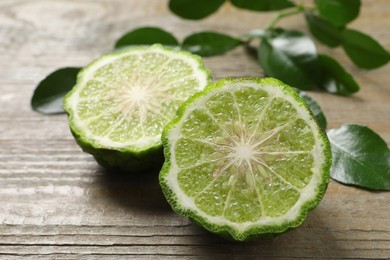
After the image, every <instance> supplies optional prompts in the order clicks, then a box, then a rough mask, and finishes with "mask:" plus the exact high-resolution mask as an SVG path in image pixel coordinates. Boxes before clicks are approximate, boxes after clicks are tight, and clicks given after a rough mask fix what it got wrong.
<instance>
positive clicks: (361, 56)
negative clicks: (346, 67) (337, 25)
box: [342, 29, 390, 69]
mask: <svg viewBox="0 0 390 260" xmlns="http://www.w3.org/2000/svg"><path fill="white" fill-rule="evenodd" d="M342 45H343V48H344V50H345V52H346V53H347V55H348V57H349V58H350V59H351V60H352V61H353V62H354V63H355V64H356V66H358V67H360V68H364V69H375V68H379V67H381V66H383V65H385V64H386V63H387V62H389V60H390V54H389V52H388V51H387V50H385V49H384V48H383V47H382V46H381V45H380V44H379V43H378V42H377V41H375V40H374V39H373V38H371V37H370V36H368V35H366V34H364V33H362V32H359V31H356V30H351V29H346V30H344V31H343V33H342Z"/></svg>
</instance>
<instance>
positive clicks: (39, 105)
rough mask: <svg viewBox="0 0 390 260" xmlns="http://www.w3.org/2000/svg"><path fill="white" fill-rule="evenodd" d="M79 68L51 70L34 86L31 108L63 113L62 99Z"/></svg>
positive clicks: (69, 88)
mask: <svg viewBox="0 0 390 260" xmlns="http://www.w3.org/2000/svg"><path fill="white" fill-rule="evenodd" d="M80 70H81V68H62V69H58V70H56V71H54V72H52V73H51V74H50V75H48V76H47V77H46V78H45V79H43V80H42V81H41V82H40V83H39V84H38V86H37V87H36V89H35V91H34V94H33V97H32V99H31V106H32V108H33V109H34V110H35V111H37V112H40V113H42V114H58V113H64V109H63V108H62V101H63V99H64V96H65V95H66V93H68V92H69V91H70V90H71V89H72V88H73V86H74V85H75V84H76V79H77V74H78V73H79V71H80Z"/></svg>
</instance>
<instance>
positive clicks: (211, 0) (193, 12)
mask: <svg viewBox="0 0 390 260" xmlns="http://www.w3.org/2000/svg"><path fill="white" fill-rule="evenodd" d="M223 3H225V0H170V1H169V9H170V10H171V11H172V12H173V13H174V14H176V15H178V16H180V17H181V18H184V19H191V20H198V19H202V18H205V17H206V16H209V15H210V14H212V13H214V12H215V11H217V10H218V8H219V7H220V6H221V5H222V4H223Z"/></svg>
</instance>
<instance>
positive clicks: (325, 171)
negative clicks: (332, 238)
mask: <svg viewBox="0 0 390 260" xmlns="http://www.w3.org/2000/svg"><path fill="white" fill-rule="evenodd" d="M248 82H250V83H256V84H259V85H270V86H276V87H279V88H281V90H282V91H283V92H284V93H287V94H288V95H290V96H291V97H292V98H293V99H294V100H295V101H296V104H298V105H299V106H301V107H303V108H304V109H305V110H307V111H308V112H309V116H310V120H312V122H314V123H315V125H316V132H317V133H318V136H317V138H318V142H319V143H320V144H321V146H322V150H323V151H324V158H323V159H324V160H323V162H322V163H321V168H320V171H321V175H320V176H319V177H320V180H319V181H318V185H317V186H316V190H315V191H314V194H315V196H314V197H312V198H311V199H308V200H307V201H306V202H304V203H303V204H302V205H301V206H300V207H299V209H298V210H299V214H297V215H296V217H295V218H294V219H293V220H285V221H284V222H280V223H278V224H277V225H275V224H273V225H262V224H255V225H252V224H251V223H248V225H247V227H246V228H243V229H241V230H240V229H239V228H237V227H232V225H228V224H220V223H211V221H210V220H209V219H206V218H207V217H205V216H202V215H201V214H199V213H198V212H197V211H196V210H193V209H190V208H187V207H185V206H183V205H182V203H181V202H180V201H181V200H180V198H179V197H178V195H177V194H176V193H175V191H173V190H172V188H171V186H172V185H171V183H169V182H170V179H169V178H168V174H169V172H170V170H171V168H172V162H171V144H170V140H169V135H170V133H171V130H172V129H173V128H174V127H175V126H176V125H177V124H178V123H179V122H180V121H181V120H182V118H183V117H184V116H185V113H186V111H187V108H188V107H189V106H190V105H192V104H193V103H194V102H196V101H197V100H198V99H200V98H202V97H204V96H206V95H207V94H208V93H210V92H211V91H213V90H216V89H220V88H222V87H223V86H225V85H228V84H235V83H248ZM162 143H163V145H164V155H165V162H164V165H163V167H162V170H161V171H160V176H159V180H160V185H161V187H162V190H163V193H164V195H165V197H166V199H167V201H168V202H169V204H170V205H171V207H172V209H173V210H174V211H175V212H177V213H178V214H180V215H183V216H187V217H189V218H190V219H192V220H193V221H194V222H196V223H198V224H200V225H201V226H203V227H204V228H206V229H207V230H209V231H211V232H213V233H216V234H219V235H221V236H223V237H225V238H228V239H233V240H236V241H246V240H250V239H254V238H258V237H260V238H267V237H272V236H274V235H277V234H280V233H284V232H286V231H288V230H290V229H293V228H296V227H298V226H299V225H301V224H302V223H303V222H304V220H305V219H306V217H307V214H308V213H309V211H311V210H312V209H314V208H315V207H316V206H317V205H318V203H319V202H320V200H321V199H322V197H323V196H324V194H325V191H326V188H327V185H328V181H329V171H330V167H331V150H330V144H329V140H328V138H327V136H326V133H325V132H324V130H322V129H321V128H320V127H319V126H318V125H317V123H316V121H315V119H314V116H313V114H312V113H311V112H310V109H309V107H308V106H307V104H306V103H305V101H304V100H303V99H302V98H301V97H299V95H298V93H297V92H296V91H295V90H294V89H292V88H291V87H289V86H287V85H285V84H284V83H282V82H280V81H279V80H276V79H273V78H263V79H259V78H244V79H224V80H221V81H219V82H217V83H212V84H210V85H209V86H207V87H206V88H205V90H203V91H201V92H198V93H196V94H195V95H193V96H192V97H191V98H189V99H188V100H187V101H186V102H185V103H184V104H182V106H181V107H180V108H179V110H178V112H177V116H176V117H175V118H174V119H173V120H172V121H171V122H170V123H169V124H168V125H167V126H166V127H165V128H164V130H163V134H162ZM181 195H182V194H181Z"/></svg>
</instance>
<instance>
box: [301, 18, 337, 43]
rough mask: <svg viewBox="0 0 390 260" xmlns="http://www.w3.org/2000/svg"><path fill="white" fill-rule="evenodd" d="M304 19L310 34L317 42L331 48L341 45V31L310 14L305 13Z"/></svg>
mask: <svg viewBox="0 0 390 260" xmlns="http://www.w3.org/2000/svg"><path fill="white" fill-rule="evenodd" d="M305 18H306V22H307V25H308V27H309V30H310V32H311V34H312V35H313V36H314V37H315V38H316V39H317V40H318V41H320V42H321V43H323V44H325V45H327V46H329V47H332V48H333V47H337V46H339V45H340V44H341V32H342V29H340V28H338V27H336V26H334V25H333V24H331V23H329V22H328V21H326V20H324V19H322V18H321V17H319V16H317V15H315V14H313V13H310V12H306V13H305Z"/></svg>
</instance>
